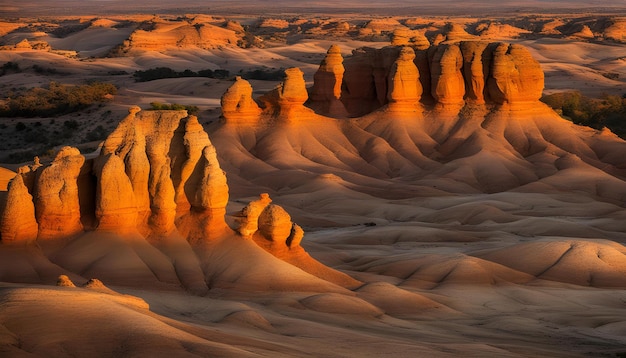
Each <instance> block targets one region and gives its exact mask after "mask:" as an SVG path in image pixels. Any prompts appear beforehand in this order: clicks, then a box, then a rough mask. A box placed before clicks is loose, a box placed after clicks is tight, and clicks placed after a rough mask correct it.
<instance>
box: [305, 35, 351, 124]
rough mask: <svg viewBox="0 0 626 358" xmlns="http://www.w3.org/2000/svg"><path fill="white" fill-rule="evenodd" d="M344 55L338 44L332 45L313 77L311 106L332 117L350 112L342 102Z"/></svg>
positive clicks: (342, 115)
mask: <svg viewBox="0 0 626 358" xmlns="http://www.w3.org/2000/svg"><path fill="white" fill-rule="evenodd" d="M344 72H345V69H344V67H343V56H341V49H340V48H339V46H337V45H332V46H330V48H329V49H328V52H326V57H324V60H322V63H320V67H319V68H318V70H317V72H315V75H314V77H313V79H314V84H313V87H312V88H311V95H310V101H309V106H310V107H311V108H313V109H314V110H316V112H318V113H320V114H323V115H329V116H331V117H345V116H347V114H348V112H347V111H346V108H345V107H344V105H343V103H342V102H341V84H342V83H343V73H344Z"/></svg>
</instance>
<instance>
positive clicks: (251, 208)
mask: <svg viewBox="0 0 626 358" xmlns="http://www.w3.org/2000/svg"><path fill="white" fill-rule="evenodd" d="M238 222H239V227H238V228H237V231H238V232H239V234H240V235H241V236H243V237H244V238H246V239H249V240H252V241H254V242H255V243H256V244H257V245H259V246H260V247H262V248H263V249H265V250H266V251H267V252H269V253H270V254H272V255H274V256H276V257H277V258H279V259H281V260H283V261H286V262H288V263H290V264H292V265H294V266H297V267H299V268H300V269H302V270H303V271H306V272H308V273H310V274H312V275H315V276H317V277H321V278H323V279H325V280H327V281H330V282H333V283H336V284H338V285H341V286H347V287H355V286H358V285H359V284H360V283H359V281H357V280H355V279H353V278H351V277H350V276H348V275H346V274H343V273H340V272H338V271H335V270H333V269H330V268H328V267H327V266H324V265H323V264H321V263H320V262H319V261H317V260H315V259H314V258H312V257H311V256H310V255H309V254H308V253H307V252H306V251H305V250H304V249H303V248H302V246H300V243H301V242H302V239H303V238H304V230H302V228H301V227H300V226H299V225H298V224H296V223H294V222H292V221H291V216H290V215H289V214H288V213H287V211H285V209H283V208H282V207H281V206H279V205H276V204H272V199H270V197H269V195H268V194H266V193H264V194H261V196H260V198H259V199H258V200H254V201H252V202H250V203H249V204H248V205H247V206H246V207H244V208H243V209H242V210H241V212H239V214H238Z"/></svg>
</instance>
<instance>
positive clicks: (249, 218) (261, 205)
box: [237, 193, 272, 238]
mask: <svg viewBox="0 0 626 358" xmlns="http://www.w3.org/2000/svg"><path fill="white" fill-rule="evenodd" d="M271 202H272V199H270V196H269V194H267V193H263V194H261V196H260V198H259V199H258V200H255V201H251V202H250V203H248V205H247V206H246V207H244V208H243V209H242V210H241V213H240V215H239V227H238V228H237V231H238V232H239V234H240V235H241V236H243V237H244V238H251V237H252V235H253V234H254V233H255V232H257V230H258V229H259V216H260V215H261V213H262V212H263V210H264V209H265V208H266V207H267V206H268V205H269V204H270V203H271Z"/></svg>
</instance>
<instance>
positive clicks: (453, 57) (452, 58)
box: [430, 45, 465, 107]
mask: <svg viewBox="0 0 626 358" xmlns="http://www.w3.org/2000/svg"><path fill="white" fill-rule="evenodd" d="M462 66H463V55H462V54H461V49H460V48H459V46H458V45H439V46H437V48H436V49H434V51H433V52H432V57H431V61H430V76H431V81H432V82H431V94H432V96H433V97H434V99H435V101H437V103H438V104H440V105H443V106H444V107H446V106H451V107H455V106H461V105H462V104H463V97H464V95H465V81H464V79H463V74H462V73H461V67H462Z"/></svg>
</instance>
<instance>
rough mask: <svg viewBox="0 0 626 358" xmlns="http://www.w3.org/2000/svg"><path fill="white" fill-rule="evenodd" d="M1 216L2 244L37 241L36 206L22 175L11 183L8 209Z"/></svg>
mask: <svg viewBox="0 0 626 358" xmlns="http://www.w3.org/2000/svg"><path fill="white" fill-rule="evenodd" d="M0 214H1V215H0V239H1V242H2V244H25V243H29V242H33V241H35V240H36V239H37V233H38V231H39V225H38V224H37V220H36V219H35V205H34V204H33V197H32V196H31V195H30V193H29V192H28V188H27V187H26V185H25V184H24V179H23V178H22V176H21V175H16V176H15V177H14V178H13V179H12V180H11V181H10V182H9V187H8V196H7V200H6V209H5V210H4V211H3V212H2V213H0Z"/></svg>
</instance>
